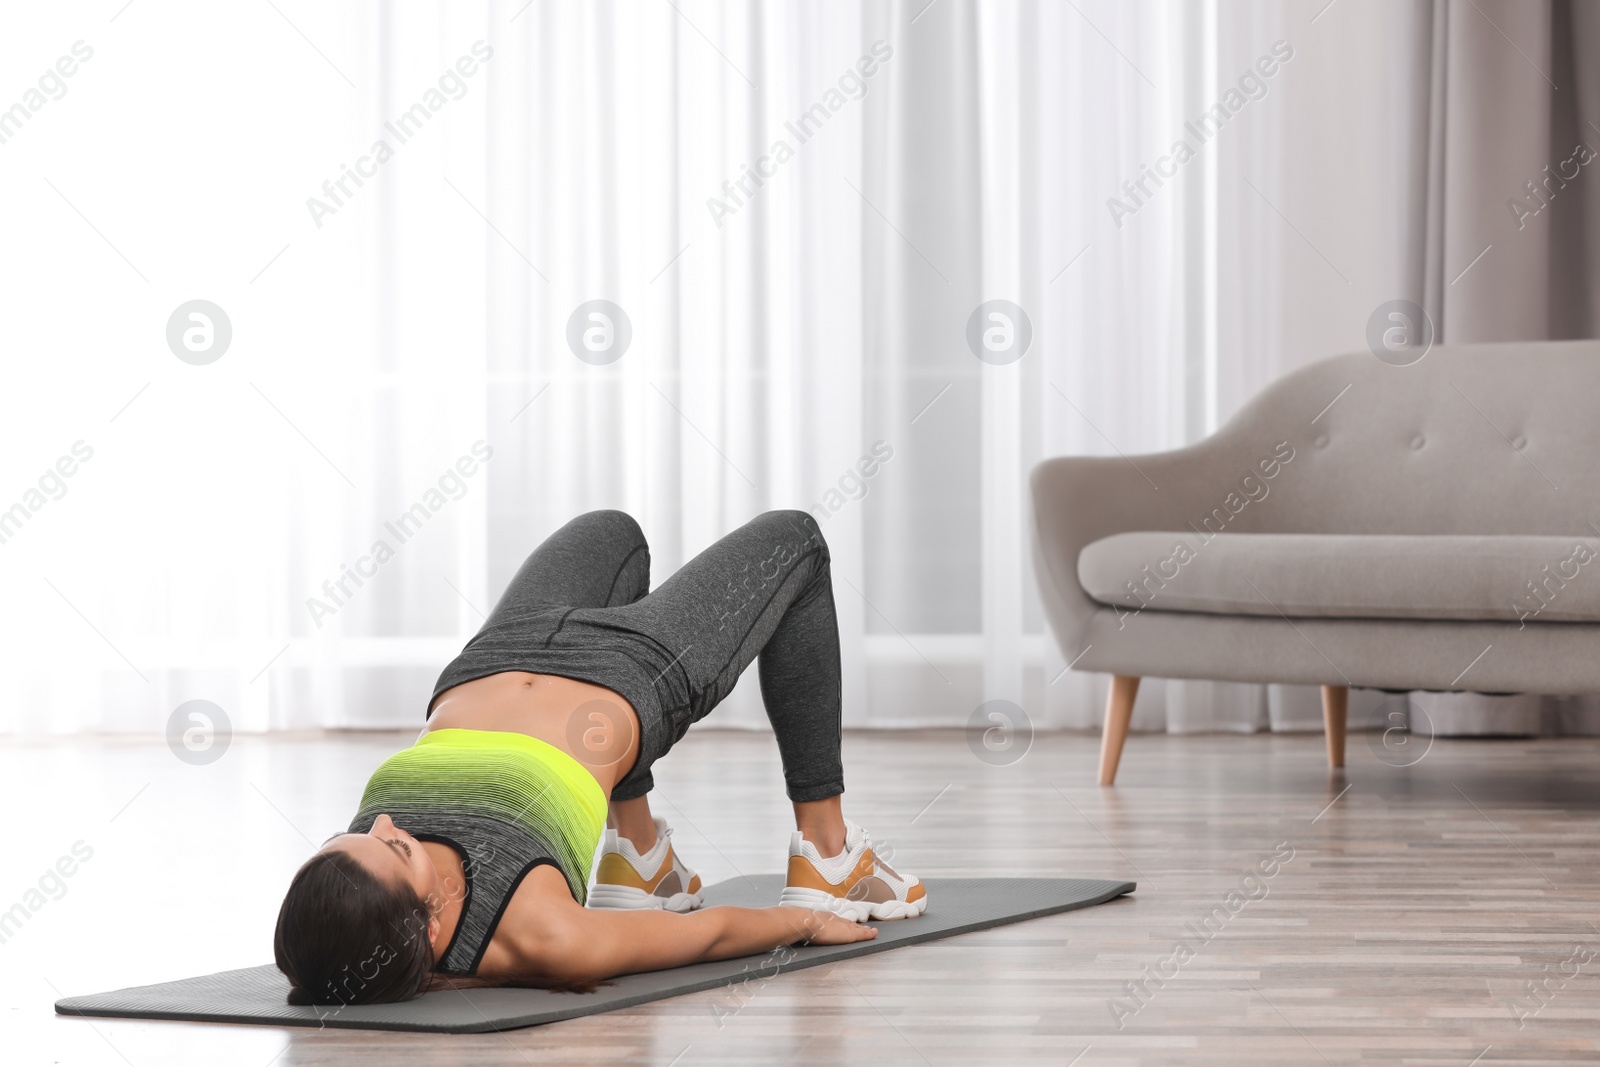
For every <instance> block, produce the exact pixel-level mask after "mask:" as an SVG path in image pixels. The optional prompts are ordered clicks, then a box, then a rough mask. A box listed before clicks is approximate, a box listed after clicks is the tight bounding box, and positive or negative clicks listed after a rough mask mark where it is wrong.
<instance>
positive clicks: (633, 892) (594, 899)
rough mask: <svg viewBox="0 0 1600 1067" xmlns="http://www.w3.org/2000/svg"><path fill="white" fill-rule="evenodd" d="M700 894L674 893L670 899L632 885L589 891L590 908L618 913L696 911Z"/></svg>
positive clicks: (605, 886)
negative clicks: (605, 909) (606, 909)
mask: <svg viewBox="0 0 1600 1067" xmlns="http://www.w3.org/2000/svg"><path fill="white" fill-rule="evenodd" d="M700 904H701V901H700V894H699V893H674V894H672V896H670V897H661V896H657V895H656V894H654V893H646V892H645V891H644V890H643V889H635V888H634V887H633V886H630V885H597V886H595V887H594V888H593V889H592V890H590V891H589V907H591V908H609V909H612V910H616V911H676V912H685V911H694V910H695V909H696V908H698V907H700Z"/></svg>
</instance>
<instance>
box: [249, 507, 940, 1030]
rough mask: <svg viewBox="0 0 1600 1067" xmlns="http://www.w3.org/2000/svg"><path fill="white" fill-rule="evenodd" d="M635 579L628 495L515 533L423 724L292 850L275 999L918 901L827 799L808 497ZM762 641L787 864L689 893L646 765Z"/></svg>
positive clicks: (706, 955) (828, 742) (482, 974)
mask: <svg viewBox="0 0 1600 1067" xmlns="http://www.w3.org/2000/svg"><path fill="white" fill-rule="evenodd" d="M649 589H650V550H649V547H648V546H647V545H646V544H645V539H644V534H643V532H642V531H641V530H640V529H639V525H638V523H636V522H634V520H633V519H632V518H631V517H629V516H628V515H626V514H624V513H623V512H620V511H593V512H589V513H588V514H585V515H580V516H578V517H577V518H576V519H573V520H572V521H571V522H569V523H567V524H566V525H565V526H563V527H562V528H561V529H559V530H557V531H556V532H555V533H554V534H552V535H551V537H550V538H549V539H548V540H547V541H545V542H544V544H542V545H540V546H539V547H538V549H536V550H535V551H534V553H533V554H532V555H531V556H529V557H528V559H527V561H526V562H524V563H523V565H522V567H521V569H519V570H518V571H517V574H516V576H515V577H514V578H513V579H512V580H511V584H510V586H509V587H508V588H507V589H506V591H505V594H504V595H503V596H501V598H500V602H499V603H498V604H496V605H495V608H494V611H493V613H491V614H490V616H489V618H488V619H487V620H486V621H485V623H484V625H483V628H482V629H481V630H480V631H478V633H477V635H476V636H474V637H473V638H472V640H470V641H468V642H467V645H466V647H465V648H463V649H462V651H461V654H460V655H459V656H457V657H456V658H455V660H453V661H452V662H451V663H450V664H449V665H448V666H447V667H446V668H445V669H444V673H443V674H441V675H440V676H439V680H438V682H437V683H436V684H435V686H434V693H433V699H432V700H431V701H430V703H429V705H428V714H427V725H426V726H425V727H424V729H423V732H422V734H421V735H420V736H419V737H418V739H417V741H416V743H415V744H414V745H413V746H412V747H411V748H408V749H405V750H403V751H401V752H398V753H396V754H395V755H394V756H391V757H390V758H389V759H388V760H386V761H385V762H384V763H383V764H381V765H380V766H379V767H378V769H377V770H376V771H375V772H374V773H373V775H372V778H371V780H370V781H369V782H368V783H367V787H366V790H365V792H364V793H363V795H362V798H361V805H360V810H359V811H358V812H357V813H356V816H355V818H354V819H353V820H352V821H351V823H350V828H349V830H348V831H347V832H345V833H341V834H336V835H334V837H332V838H330V839H329V840H328V842H327V843H325V844H324V845H323V846H322V848H321V850H320V851H318V852H317V854H316V855H315V856H313V857H312V858H311V859H310V860H308V861H307V862H306V863H305V865H304V866H302V867H301V868H300V870H299V871H298V872H297V873H296V874H295V877H294V880H293V882H292V883H291V884H290V886H289V891H288V893H287V895H286V896H285V897H284V901H283V906H282V908H281V909H280V911H279V913H278V927H277V933H276V935H275V937H274V949H275V954H276V957H277V963H278V967H279V969H280V970H282V971H283V972H284V974H286V975H287V976H288V977H289V980H290V983H291V990H290V993H289V1002H290V1003H292V1004H329V1003H337V1004H363V1003H379V1002H387V1001H399V1000H407V999H409V998H411V997H413V996H415V995H417V994H418V993H420V992H422V991H423V990H425V989H429V988H445V987H451V988H454V987H460V986H462V985H533V986H543V987H547V988H557V989H570V990H587V989H593V988H594V986H595V984H596V983H597V982H600V981H602V980H604V979H606V978H609V977H612V976H615V975H620V974H627V973H631V972H636V971H650V970H658V969H661V968H666V967H677V966H681V965H683V964H688V963H696V962H701V961H706V960H719V959H727V958H730V957H734V956H744V955H749V954H753V953H758V952H764V951H766V950H769V949H773V948H777V947H779V946H782V945H788V944H793V943H795V942H800V941H807V942H810V943H812V944H844V943H848V942H852V941H860V940H865V939H867V938H871V937H874V936H876V934H877V931H876V930H875V929H873V928H871V927H867V926H861V925H858V924H859V923H861V922H864V921H865V920H866V919H869V918H877V919H887V918H907V917H911V916H915V915H920V914H921V913H922V911H923V910H924V909H925V908H926V906H927V897H926V895H925V892H924V890H923V887H922V884H921V883H920V882H919V881H918V880H917V879H915V878H911V877H906V876H902V875H900V874H897V873H896V872H895V871H894V870H893V869H892V868H890V867H889V866H888V865H887V864H886V863H884V862H883V860H882V859H880V858H879V857H878V856H877V855H876V854H875V853H874V851H873V849H872V844H871V841H870V840H869V839H868V837H867V835H866V833H865V831H864V830H862V829H861V827H859V826H857V825H855V824H854V823H852V822H849V821H848V820H846V819H845V818H844V816H843V813H842V810H841V808H840V802H839V797H840V794H841V793H843V792H844V772H843V768H842V766H841V763H840V751H839V742H840V735H839V730H840V676H839V631H838V623H837V620H836V619H835V617H834V608H833V589H832V586H831V583H830V571H829V555H828V546H827V544H826V542H824V540H823V538H822V531H821V530H820V528H819V527H818V526H817V523H816V520H815V519H813V518H812V517H811V516H810V515H809V514H807V513H805V512H803V511H769V512H767V513H766V514H764V515H760V516H758V517H757V518H755V519H752V520H751V521H750V522H748V523H746V524H745V525H744V526H742V527H740V528H739V529H737V530H735V531H734V532H733V533H731V534H729V535H728V536H726V537H724V538H723V539H722V540H720V541H718V542H717V543H716V544H714V545H712V546H711V547H710V548H708V549H706V551H704V552H702V553H701V554H700V555H698V556H696V557H695V558H694V559H693V560H691V561H690V562H689V563H688V564H687V565H685V566H684V567H683V568H682V569H681V570H679V571H678V573H676V574H674V575H673V576H672V577H671V578H669V579H668V580H667V581H665V582H663V583H662V585H661V587H660V588H658V589H657V590H656V591H655V592H653V593H652V592H650V591H649ZM758 653H759V654H760V657H761V664H760V678H761V695H762V700H763V702H764V703H765V705H766V709H767V716H768V718H770V719H771V721H772V726H773V731H774V733H775V734H776V735H777V741H778V752H779V754H780V756H781V757H782V762H783V774H784V781H785V787H786V790H787V792H788V796H789V799H790V801H792V802H793V804H794V813H795V826H796V830H795V832H794V833H793V834H792V835H791V837H790V841H789V866H788V876H787V884H786V886H785V888H784V890H783V892H782V894H781V896H780V898H779V900H778V901H776V902H774V903H775V905H776V906H774V907H765V908H738V907H714V908H706V909H704V910H700V904H701V900H700V893H699V891H700V879H699V876H698V875H696V874H695V873H694V872H693V871H692V870H690V869H689V868H688V867H687V866H686V865H685V864H684V863H683V861H682V860H680V859H679V858H678V856H677V854H676V853H675V852H674V850H673V848H672V842H671V835H672V831H671V829H670V828H669V827H668V826H667V824H666V822H665V821H664V820H662V819H660V818H658V817H653V816H652V815H651V812H650V802H649V799H648V797H647V794H648V793H649V791H650V788H651V786H652V784H653V780H652V778H651V773H650V768H651V766H652V765H653V764H654V763H655V761H656V760H658V759H660V758H661V757H662V756H663V755H665V754H666V752H667V750H668V749H670V748H671V747H672V745H673V744H674V743H676V742H677V741H678V740H679V739H680V738H681V737H683V735H684V733H685V731H687V730H688V728H689V725H690V724H691V723H693V722H695V721H697V720H699V719H701V718H703V717H704V716H705V715H706V714H707V713H708V712H710V710H711V709H712V708H713V707H715V706H716V705H717V703H718V702H719V701H721V700H722V699H723V698H724V697H726V696H727V695H728V693H729V692H731V691H732V690H733V687H734V683H735V682H736V681H738V678H739V675H740V673H741V672H743V670H744V669H745V667H747V666H749V664H750V661H751V660H753V659H755V658H756V656H757V654H758ZM597 847H598V851H599V853H600V861H599V864H598V866H597V867H596V870H595V887H594V891H593V892H592V893H588V892H587V883H588V879H589V872H590V864H591V862H592V861H593V859H594V856H595V853H596V850H597ZM585 903H587V905H588V906H587V907H585V906H584V905H585Z"/></svg>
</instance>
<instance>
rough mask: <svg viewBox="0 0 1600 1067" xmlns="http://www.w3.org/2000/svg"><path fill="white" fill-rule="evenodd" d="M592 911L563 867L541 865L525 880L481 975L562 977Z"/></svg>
mask: <svg viewBox="0 0 1600 1067" xmlns="http://www.w3.org/2000/svg"><path fill="white" fill-rule="evenodd" d="M586 913H587V909H586V908H584V906H583V905H582V904H579V903H578V902H577V900H575V899H574V898H573V896H572V890H571V889H570V888H569V887H568V885H567V879H566V876H565V875H563V874H562V873H561V869H560V868H559V867H557V866H555V865H554V864H548V863H542V864H539V865H538V866H536V867H534V868H533V869H532V870H531V871H529V872H528V873H527V874H526V875H524V876H523V878H522V881H521V882H520V883H518V885H517V888H516V890H515V891H514V892H513V893H512V894H511V899H510V900H508V901H507V902H506V907H505V912H504V913H503V914H502V915H501V916H500V921H499V923H497V924H496V926H495V930H494V936H493V937H491V938H490V939H489V944H488V946H487V947H486V948H485V949H484V953H483V959H482V961H480V962H479V964H478V974H479V975H480V976H482V977H485V978H494V977H507V978H509V977H517V976H526V975H528V974H530V973H537V974H541V975H552V976H557V975H559V972H560V971H561V969H562V968H561V964H562V961H563V960H564V959H566V958H569V957H570V955H571V947H572V945H573V943H574V940H575V939H578V938H581V936H582V925H583V922H584V919H585V917H586Z"/></svg>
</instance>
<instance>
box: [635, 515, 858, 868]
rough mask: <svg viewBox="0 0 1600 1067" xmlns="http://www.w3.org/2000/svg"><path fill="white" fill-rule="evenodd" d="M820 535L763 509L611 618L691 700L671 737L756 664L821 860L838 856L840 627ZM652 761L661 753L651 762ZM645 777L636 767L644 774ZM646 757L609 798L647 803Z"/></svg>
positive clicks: (801, 814) (812, 523)
mask: <svg viewBox="0 0 1600 1067" xmlns="http://www.w3.org/2000/svg"><path fill="white" fill-rule="evenodd" d="M830 566H831V559H830V556H829V552H828V546H827V542H826V541H825V540H824V539H823V536H822V530H821V528H820V527H819V526H818V525H817V521H816V519H815V518H813V517H812V516H811V515H809V514H807V513H806V512H803V511H769V512H766V513H765V514H763V515H759V516H757V517H756V518H754V519H752V520H750V521H749V522H747V523H745V524H744V525H743V526H741V527H739V528H738V529H737V530H734V531H733V532H732V533H730V534H728V535H727V536H726V537H723V538H722V539H721V540H719V541H717V542H716V543H715V544H713V545H712V546H710V547H709V548H707V549H706V550H705V551H704V552H701V553H700V554H699V555H697V556H696V557H695V558H694V559H692V560H690V561H689V562H688V563H686V564H685V565H684V566H683V567H682V568H681V569H680V570H678V572H677V573H676V574H674V575H672V577H670V578H668V579H667V580H666V581H664V582H663V583H662V584H661V586H660V587H659V588H657V589H656V590H655V591H654V592H652V593H650V594H649V595H648V596H646V597H644V598H643V599H642V600H639V601H637V602H636V603H633V604H630V605H628V606H626V607H623V608H619V609H616V611H615V613H614V617H615V618H616V619H617V621H619V622H621V623H623V624H625V625H626V626H627V627H628V628H629V629H633V630H636V631H638V632H641V633H644V634H646V635H647V636H649V637H651V638H652V639H654V640H655V641H657V642H659V643H661V644H663V645H665V646H666V647H668V648H669V649H671V650H672V651H673V653H674V654H675V655H676V657H677V658H676V659H675V660H674V661H673V666H672V668H671V669H672V670H674V671H681V672H683V676H684V678H685V679H686V682H687V686H686V688H687V692H688V695H689V700H688V703H687V705H686V706H685V707H682V708H678V709H672V710H671V711H670V712H669V715H671V716H672V717H673V719H674V721H673V728H674V734H675V736H674V737H673V740H676V739H677V738H678V737H681V736H682V735H683V732H684V731H686V730H687V729H688V727H689V725H690V723H692V722H694V721H697V720H699V719H701V718H703V717H705V715H706V714H707V713H709V712H710V711H711V709H712V708H713V707H715V706H716V705H717V704H718V703H719V702H720V701H721V700H722V699H723V698H724V697H726V696H727V695H728V694H729V693H730V692H732V690H733V687H734V685H735V683H736V682H737V681H738V680H739V675H740V674H741V673H742V672H743V671H744V669H745V668H746V667H747V666H749V665H750V663H751V661H753V660H755V659H756V658H757V656H758V655H759V657H760V664H759V673H760V679H761V697H762V702H763V703H764V704H765V706H766V711H767V717H768V718H769V719H770V720H771V722H772V728H773V732H774V734H775V735H776V737H777V742H778V754H779V756H780V758H781V760H782V763H783V774H784V782H785V787H786V790H787V793H788V796H789V799H790V800H791V801H793V802H794V805H795V821H796V825H797V826H798V827H799V829H800V830H801V832H802V833H803V834H804V835H805V836H806V837H807V838H808V839H809V840H811V841H813V842H814V843H815V844H816V845H817V847H818V848H819V849H821V850H823V852H824V854H825V855H832V854H834V853H837V852H838V851H839V850H840V849H841V848H842V847H843V842H844V835H845V826H844V822H843V818H842V816H841V814H840V809H839V800H838V798H839V794H841V793H843V792H844V769H843V765H842V762H841V758H840V714H841V703H842V701H841V681H840V666H839V627H838V620H837V618H836V617H835V614H834V605H833V586H832V578H831V569H830ZM650 755H651V758H652V761H653V759H654V758H657V757H659V755H661V753H659V752H652V753H650ZM641 768H642V769H641ZM648 773H649V768H648V765H647V763H646V761H644V760H641V761H640V764H639V765H638V766H636V768H635V770H634V771H633V772H630V773H629V775H628V776H627V777H626V778H624V779H623V781H622V782H620V783H618V785H617V788H616V790H615V792H614V793H613V797H617V796H622V797H624V798H627V797H632V796H638V795H642V792H643V790H642V789H641V788H640V786H641V785H646V784H647V783H648V781H649V777H648Z"/></svg>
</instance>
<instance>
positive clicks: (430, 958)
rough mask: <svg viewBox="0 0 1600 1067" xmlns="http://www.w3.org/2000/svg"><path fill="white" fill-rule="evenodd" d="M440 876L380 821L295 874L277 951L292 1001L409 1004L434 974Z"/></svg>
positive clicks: (336, 841)
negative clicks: (434, 908)
mask: <svg viewBox="0 0 1600 1067" xmlns="http://www.w3.org/2000/svg"><path fill="white" fill-rule="evenodd" d="M438 882H439V874H438V871H437V870H436V869H435V868H434V866H433V862H432V860H430V859H429V858H428V856H427V854H426V853H425V852H424V851H423V849H422V847H421V844H420V843H419V842H418V841H417V840H416V838H414V837H412V836H411V835H410V834H408V833H406V832H405V831H404V830H401V829H400V828H399V827H397V826H395V825H394V823H393V822H392V821H390V819H389V817H388V816H387V815H379V816H378V817H377V819H376V820H374V822H373V825H372V829H371V831H369V832H368V833H364V834H339V835H337V836H335V837H333V838H332V839H330V840H329V841H328V843H327V844H325V845H324V846H323V847H322V849H321V850H320V851H319V852H318V853H317V854H316V855H315V856H312V857H311V858H310V859H309V860H307V861H306V862H305V864H304V865H303V866H302V867H301V868H300V870H298V871H297V872H295V876H294V880H293V881H292V882H290V883H289V892H288V893H287V894H285V895H284V898H283V906H282V907H281V908H280V909H279V910H278V928H277V932H276V933H275V934H274V936H273V954H274V956H275V957H276V959H277V964H278V969H279V970H280V971H282V972H283V973H284V974H286V975H287V976H288V977H289V982H290V985H291V988H290V990H289V1003H291V1004H379V1003H389V1002H393V1001H400V1000H409V999H411V998H412V997H414V996H416V995H417V994H418V993H419V992H420V991H421V990H422V988H423V986H424V985H426V984H427V981H428V975H429V973H430V972H431V971H432V970H433V963H434V951H433V941H434V938H435V937H436V936H437V935H438V932H439V920H438V919H437V918H436V917H434V916H433V914H432V909H430V908H429V906H428V902H429V901H434V900H438V899H439V898H438V896H437V889H438Z"/></svg>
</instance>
